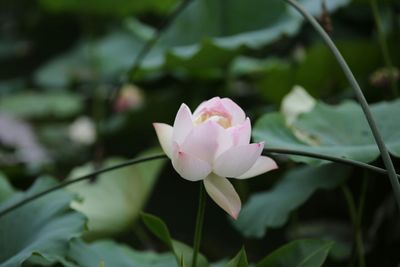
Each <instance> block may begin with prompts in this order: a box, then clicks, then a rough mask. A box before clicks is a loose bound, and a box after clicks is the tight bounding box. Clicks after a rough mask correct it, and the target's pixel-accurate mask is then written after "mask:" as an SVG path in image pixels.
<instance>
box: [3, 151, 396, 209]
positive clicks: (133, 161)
mask: <svg viewBox="0 0 400 267" xmlns="http://www.w3.org/2000/svg"><path fill="white" fill-rule="evenodd" d="M264 151H265V152H267V153H274V154H285V155H298V156H305V157H310V158H317V159H322V160H327V161H331V162H337V163H342V164H346V165H350V166H354V167H358V168H363V169H366V170H370V171H373V172H376V173H380V174H387V170H385V169H382V168H379V167H376V166H373V165H370V164H366V163H363V162H359V161H355V160H350V159H344V158H338V157H333V156H329V155H325V154H319V153H312V152H307V151H301V150H292V149H284V148H265V149H264ZM160 158H166V156H165V155H164V154H159V155H154V156H151V157H146V158H140V159H131V160H128V161H126V162H123V163H121V164H117V165H114V166H111V167H108V168H104V169H100V170H97V171H95V172H92V173H89V174H86V175H84V176H81V177H79V178H76V179H73V180H69V181H65V182H63V183H61V184H59V185H56V186H55V187H53V188H49V189H47V190H45V191H43V192H40V193H38V194H36V195H33V196H30V197H28V198H26V199H23V200H21V202H19V203H16V204H14V205H13V206H10V207H8V208H6V209H4V210H2V211H0V217H2V216H4V215H5V214H7V213H9V212H11V211H12V210H14V209H17V208H19V207H21V206H23V205H25V204H27V203H29V202H30V201H33V200H35V199H38V198H40V197H42V196H45V195H47V194H49V193H51V192H53V191H56V190H58V189H61V188H63V187H65V186H68V185H70V184H73V183H77V182H80V181H83V180H87V179H92V178H93V177H95V176H96V175H99V174H102V173H105V172H110V171H113V170H116V169H119V168H123V167H126V166H130V165H133V164H136V163H141V162H145V161H149V160H154V159H160ZM397 178H399V179H400V175H398V174H397Z"/></svg>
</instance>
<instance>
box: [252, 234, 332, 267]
mask: <svg viewBox="0 0 400 267" xmlns="http://www.w3.org/2000/svg"><path fill="white" fill-rule="evenodd" d="M332 244H333V243H332V242H330V241H322V240H313V239H303V240H296V241H293V242H291V243H289V244H286V245H284V246H282V247H280V248H278V249H277V250H275V251H274V252H272V253H271V254H270V255H268V256H267V257H265V258H264V259H262V260H261V261H260V262H259V263H257V265H256V267H287V266H293V267H320V266H322V264H323V263H324V261H325V259H326V257H327V256H328V253H329V250H330V249H331V247H332Z"/></svg>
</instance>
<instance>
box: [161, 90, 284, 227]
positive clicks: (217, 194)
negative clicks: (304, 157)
mask: <svg viewBox="0 0 400 267" xmlns="http://www.w3.org/2000/svg"><path fill="white" fill-rule="evenodd" d="M153 125H154V128H155V130H156V133H157V137H158V140H159V141H160V144H161V147H162V149H163V150H164V152H165V154H167V156H168V157H169V158H170V159H171V160H172V165H173V166H174V168H175V170H176V171H177V172H178V173H179V175H180V176H182V178H184V179H187V180H189V181H199V180H203V182H204V186H205V188H206V191H207V193H208V194H209V196H210V197H211V198H212V199H213V200H214V201H215V202H216V203H217V204H218V205H219V206H220V207H221V208H222V209H224V210H225V211H226V212H227V213H229V214H230V215H231V216H232V217H233V218H234V219H236V218H237V216H238V214H239V211H240V209H241V202H240V198H239V196H238V194H237V193H236V191H235V189H234V187H233V186H232V184H231V183H230V182H229V181H228V179H227V178H225V177H229V178H237V179H246V178H251V177H254V176H257V175H260V174H262V173H265V172H267V171H270V170H273V169H276V168H277V165H276V163H275V161H273V160H272V159H271V158H269V157H265V156H261V152H262V150H263V148H264V143H252V144H250V136H251V124H250V119H249V118H247V117H246V115H245V113H244V111H243V110H242V109H241V108H240V107H239V106H238V105H237V104H236V103H235V102H233V101H232V100H231V99H229V98H222V99H221V98H219V97H214V98H212V99H210V100H208V101H205V102H203V103H201V104H200V105H199V106H198V107H197V109H196V110H195V111H194V113H193V114H192V112H191V111H190V109H189V107H188V106H186V105H185V104H182V105H181V107H180V109H179V111H178V113H177V114H176V117H175V121H174V125H173V127H172V126H170V125H168V124H165V123H154V124H153Z"/></svg>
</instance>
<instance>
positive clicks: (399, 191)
mask: <svg viewBox="0 0 400 267" xmlns="http://www.w3.org/2000/svg"><path fill="white" fill-rule="evenodd" d="M284 1H286V2H287V3H289V4H290V5H291V6H293V7H294V8H295V9H296V10H297V11H299V12H300V13H301V14H302V15H303V17H304V18H305V19H306V20H307V21H308V22H309V23H310V24H311V25H312V26H313V27H314V29H315V30H316V31H317V32H318V33H319V35H320V36H321V37H322V39H323V40H324V42H325V44H326V45H327V46H328V48H329V49H330V50H331V52H332V54H333V55H334V56H335V58H336V61H337V62H338V63H339V65H340V67H341V68H342V70H343V73H344V74H345V76H346V77H347V80H348V81H349V83H350V85H351V87H352V88H353V90H354V93H355V95H356V97H357V99H358V102H360V105H361V108H362V110H363V112H364V115H365V117H366V119H367V121H368V124H369V127H370V128H371V131H372V134H373V136H374V138H375V142H376V144H377V145H378V148H379V151H380V153H381V157H382V160H383V162H384V164H385V167H386V169H387V171H388V176H389V180H390V183H391V185H392V189H393V192H394V195H395V198H396V203H397V206H398V208H399V209H400V183H399V180H398V179H397V175H396V170H395V168H394V165H393V162H392V159H391V158H390V155H389V152H388V150H387V148H386V145H385V142H384V141H383V138H382V135H381V134H380V132H379V129H378V127H377V125H376V123H375V120H374V118H373V116H372V113H371V110H370V109H369V106H368V103H367V100H366V99H365V97H364V94H363V92H362V90H361V88H360V86H359V85H358V83H357V80H356V79H355V78H354V75H353V73H352V72H351V70H350V68H349V66H348V65H347V63H346V61H345V60H344V58H343V56H342V55H341V54H340V52H339V50H338V49H337V47H336V45H335V44H334V43H333V41H332V40H331V38H330V37H329V35H328V34H327V33H326V32H325V31H324V29H323V28H322V27H321V25H319V23H318V22H317V20H316V19H315V18H314V17H313V16H311V15H310V14H309V13H308V12H307V11H306V10H305V9H304V8H303V7H302V6H301V5H300V4H299V3H297V2H296V1H293V0H284Z"/></svg>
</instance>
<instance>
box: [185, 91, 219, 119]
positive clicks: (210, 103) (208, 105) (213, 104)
mask: <svg viewBox="0 0 400 267" xmlns="http://www.w3.org/2000/svg"><path fill="white" fill-rule="evenodd" d="M219 106H220V107H222V108H224V107H223V106H222V104H221V98H219V97H218V96H216V97H213V98H211V99H209V100H207V101H203V102H202V103H201V104H200V105H199V106H198V107H197V108H196V110H195V111H194V112H193V115H194V116H195V117H197V116H199V115H200V113H202V112H203V111H204V110H205V109H215V108H217V107H219Z"/></svg>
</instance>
